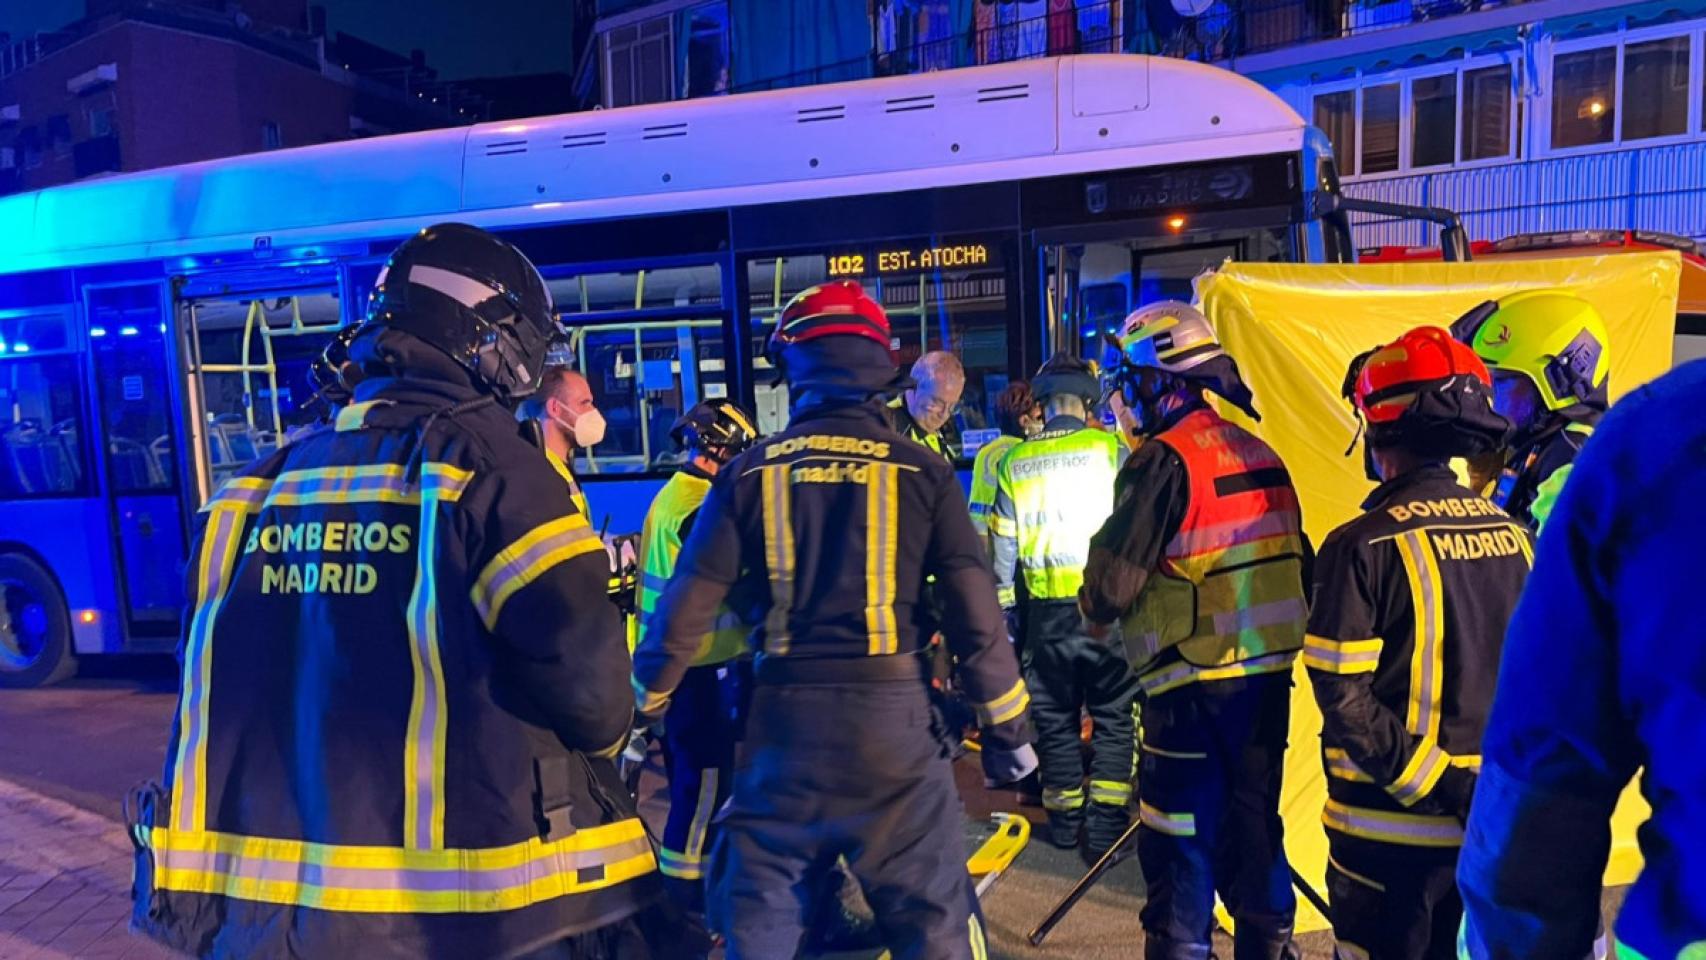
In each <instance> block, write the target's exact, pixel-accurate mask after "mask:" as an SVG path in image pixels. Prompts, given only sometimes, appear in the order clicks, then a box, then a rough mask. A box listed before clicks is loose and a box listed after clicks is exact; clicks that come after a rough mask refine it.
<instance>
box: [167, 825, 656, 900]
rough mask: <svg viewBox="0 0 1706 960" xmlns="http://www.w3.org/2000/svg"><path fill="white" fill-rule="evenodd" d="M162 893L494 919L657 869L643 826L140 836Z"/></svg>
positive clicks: (174, 832) (195, 832)
mask: <svg viewBox="0 0 1706 960" xmlns="http://www.w3.org/2000/svg"><path fill="white" fill-rule="evenodd" d="M137 831H138V834H139V836H138V839H139V840H140V841H141V843H142V844H143V846H144V847H146V848H148V849H149V850H150V851H151V852H152V854H153V857H154V884H155V886H156V887H157V888H159V889H161V890H180V891H184V892H188V893H207V894H219V895H223V896H227V897H233V898H236V899H241V900H252V901H259V902H262V903H278V904H286V905H290V906H299V907H312V908H315V909H319V910H335V911H339V912H344V913H492V912H496V911H500V910H515V909H518V908H521V907H526V906H531V905H532V904H536V903H543V902H544V901H547V900H553V899H556V898H557V897H563V896H568V895H570V894H576V893H586V892H588V891H592V890H600V889H604V888H606V887H612V886H615V885H616V884H619V883H623V882H625V881H628V880H631V879H633V878H635V877H638V876H643V875H645V874H648V873H651V872H652V871H653V870H655V869H657V860H656V858H655V857H653V855H652V847H651V841H650V840H649V839H648V837H647V836H646V829H645V825H644V824H642V823H641V822H640V820H639V819H638V818H630V819H627V820H619V821H617V822H615V823H610V824H605V825H603V826H597V827H587V828H584V829H581V830H579V831H577V832H575V833H573V834H570V835H569V836H567V837H564V838H562V839H561V840H553V841H550V842H546V841H542V840H539V839H536V838H535V839H529V840H527V841H525V842H522V843H516V844H511V845H509V846H503V847H488V848H479V849H452V850H407V849H403V848H400V847H380V846H354V845H348V844H329V843H309V842H304V841H301V840H282V839H274V838H270V837H247V836H241V835H238V834H230V833H217V832H213V831H201V830H189V831H186V830H175V829H169V828H165V827H156V828H152V829H151V828H148V827H138V828H137Z"/></svg>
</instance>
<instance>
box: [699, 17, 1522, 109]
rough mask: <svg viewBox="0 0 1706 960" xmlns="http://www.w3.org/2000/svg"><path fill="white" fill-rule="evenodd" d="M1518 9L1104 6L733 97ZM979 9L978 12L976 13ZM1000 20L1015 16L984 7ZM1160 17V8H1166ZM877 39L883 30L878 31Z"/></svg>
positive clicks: (1236, 44) (1002, 25)
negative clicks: (1003, 15) (815, 85)
mask: <svg viewBox="0 0 1706 960" xmlns="http://www.w3.org/2000/svg"><path fill="white" fill-rule="evenodd" d="M1522 2H1525V0H1173V3H1172V4H1171V7H1172V9H1171V10H1170V11H1167V12H1168V13H1169V14H1170V15H1166V16H1153V15H1152V12H1153V10H1154V9H1155V8H1156V7H1158V6H1160V5H1159V4H1155V3H1149V2H1135V3H1134V2H1129V0H1106V2H1099V3H1087V4H1086V3H1080V4H1079V5H1077V6H1076V7H1074V8H1073V9H1072V10H1069V11H1061V12H1056V13H1052V14H1048V15H1045V16H1038V17H1030V18H1026V19H1015V20H1012V21H1006V22H1001V21H993V22H992V21H988V20H985V21H982V22H980V23H979V24H977V25H975V26H973V27H972V28H971V29H970V30H967V31H963V32H961V33H958V34H954V35H952V36H946V37H936V38H931V39H927V40H922V41H916V42H910V43H904V44H895V45H893V46H892V48H890V49H882V48H880V47H878V46H876V45H873V49H872V51H871V53H870V54H869V55H868V56H866V57H862V58H859V59H857V60H846V61H842V62H839V63H832V64H824V65H821V66H817V67H813V68H811V69H809V70H802V71H798V72H795V73H790V74H786V75H782V76H775V77H767V78H762V79H755V80H744V81H741V82H738V83H736V84H735V85H734V86H733V88H732V89H731V92H747V91H751V90H771V89H778V88H782V87H794V86H803V85H807V84H813V83H830V82H834V81H838V80H852V79H858V78H862V77H869V76H879V77H882V76H899V75H904V74H914V73H927V72H929V71H932V70H946V69H950V68H953V67H968V66H976V65H979V64H987V63H1006V62H1009V61H1013V60H1025V59H1029V58H1033V57H1052V56H1061V55H1064V54H1075V53H1147V54H1155V55H1159V56H1167V57H1178V58H1181V59H1186V60H1200V61H1205V62H1214V61H1222V60H1228V59H1231V58H1233V57H1242V56H1248V55H1250V54H1257V53H1267V52H1270V51H1274V50H1282V49H1286V48H1288V47H1294V46H1296V45H1298V44H1302V43H1313V42H1315V41H1319V40H1333V39H1337V38H1339V37H1349V36H1360V35H1362V34H1367V33H1372V32H1376V31H1380V30H1390V29H1394V28H1397V27H1403V26H1407V25H1409V24H1413V23H1420V22H1423V21H1432V20H1440V19H1443V18H1447V17H1453V16H1458V15H1461V14H1466V13H1473V12H1475V11H1478V10H1482V9H1491V8H1493V7H1498V6H1511V5H1515V4H1517V3H1522ZM978 6H979V7H980V8H982V7H984V6H985V5H982V4H980V5H978ZM987 6H988V8H989V9H991V10H993V11H995V15H996V16H997V17H998V16H999V15H1000V13H1001V12H1002V11H1007V10H1013V9H1017V7H1016V5H1013V4H989V5H987ZM1163 9H1165V8H1163ZM877 32H878V33H879V34H880V33H881V31H877Z"/></svg>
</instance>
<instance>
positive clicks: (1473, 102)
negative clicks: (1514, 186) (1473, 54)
mask: <svg viewBox="0 0 1706 960" xmlns="http://www.w3.org/2000/svg"><path fill="white" fill-rule="evenodd" d="M1510 155H1511V68H1510V67H1509V66H1508V65H1500V66H1497V67H1483V68H1481V69H1480V70H1465V71H1463V160H1464V161H1465V162H1470V161H1475V160H1496V159H1499V158H1502V157H1508V156H1510Z"/></svg>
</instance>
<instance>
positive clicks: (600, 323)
mask: <svg viewBox="0 0 1706 960" xmlns="http://www.w3.org/2000/svg"><path fill="white" fill-rule="evenodd" d="M546 283H547V284H548V285H549V286H550V288H551V296H552V299H553V301H554V302H555V303H556V305H557V309H558V310H559V312H560V313H561V318H562V321H563V323H564V324H565V325H566V326H567V327H569V328H570V332H569V336H568V339H567V341H566V342H565V343H562V344H560V345H559V346H558V347H557V348H556V349H555V350H553V352H552V355H551V362H552V363H553V364H561V365H565V366H568V367H570V368H571V369H574V370H577V371H579V372H580V373H581V374H583V375H584V376H585V377H586V378H587V383H588V385H589V386H590V387H591V388H592V395H593V399H594V401H595V402H596V403H597V404H598V408H599V411H600V412H602V413H603V414H604V419H605V423H606V429H605V434H604V440H603V441H602V442H600V443H599V444H598V445H597V446H595V447H593V448H592V449H591V450H582V451H579V452H577V455H576V464H575V469H576V470H577V472H582V473H585V474H596V473H637V472H641V471H649V470H670V469H674V468H676V467H679V466H680V465H681V464H682V463H683V462H684V460H685V457H684V455H683V453H682V452H681V451H680V450H677V449H676V446H675V443H674V441H673V440H671V439H670V428H671V427H673V426H674V425H675V422H676V421H677V420H678V419H680V418H681V415H682V414H683V413H685V412H686V411H687V410H689V409H691V408H692V407H693V405H694V404H696V403H698V402H700V401H701V400H705V399H710V398H716V397H726V396H728V381H727V369H726V364H727V354H726V351H725V350H724V345H723V332H722V331H723V321H722V275H721V271H720V270H719V269H718V268H717V267H716V266H714V265H710V264H703V265H693V266H683V267H662V268H656V269H652V268H648V269H638V270H629V271H617V272H606V273H589V274H578V275H574V276H559V277H552V278H550V279H548V280H547V281H546Z"/></svg>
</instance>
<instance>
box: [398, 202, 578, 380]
mask: <svg viewBox="0 0 1706 960" xmlns="http://www.w3.org/2000/svg"><path fill="white" fill-rule="evenodd" d="M368 322H369V323H370V324H378V325H381V326H383V327H386V328H389V329H392V330H400V331H402V332H404V333H407V334H410V335H412V336H414V337H415V338H417V339H419V340H421V341H423V342H425V343H428V344H431V345H432V346H434V347H436V348H437V349H439V350H441V351H443V352H444V353H445V354H446V355H448V356H449V357H450V358H451V359H452V360H454V361H456V362H457V363H458V364H460V365H461V366H462V367H463V368H464V369H465V370H467V371H468V373H469V375H470V376H472V377H473V379H474V382H475V384H476V385H477V386H479V387H481V388H482V389H485V390H487V391H489V392H491V393H492V394H493V395H495V396H496V397H497V399H498V400H499V401H501V402H503V403H505V404H509V405H513V404H514V403H515V402H517V401H519V400H520V399H521V398H523V397H525V396H527V395H528V394H530V393H532V392H533V390H534V389H535V388H536V387H537V386H538V385H539V378H540V376H541V374H543V373H544V371H545V355H546V352H547V350H548V349H549V348H550V345H551V340H552V338H553V337H554V336H555V335H556V333H557V321H556V316H555V314H554V312H553V305H552V303H551V291H550V289H549V288H547V287H546V286H545V280H544V278H543V277H541V276H540V275H539V271H538V269H536V268H535V267H534V266H533V263H532V261H530V260H528V259H527V257H526V256H525V255H524V254H523V253H522V252H521V251H520V250H517V249H516V248H515V247H513V246H511V245H510V244H508V243H506V242H504V241H503V240H500V239H498V238H497V237H496V236H493V235H492V234H490V233H488V232H486V231H485V230H482V229H480V228H479V227H474V226H469V225H468V224H465V223H441V224H437V225H435V226H431V227H427V228H426V229H425V230H422V231H421V232H420V233H417V234H415V235H414V236H413V237H410V238H409V239H408V240H406V241H404V243H403V245H402V246H400V247H398V248H397V250H396V252H394V253H392V254H391V259H390V260H389V261H387V262H386V264H385V268H384V269H383V270H381V271H380V272H379V280H378V282H377V283H376V284H375V285H374V289H373V301H372V304H371V306H370V308H369V310H368Z"/></svg>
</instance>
